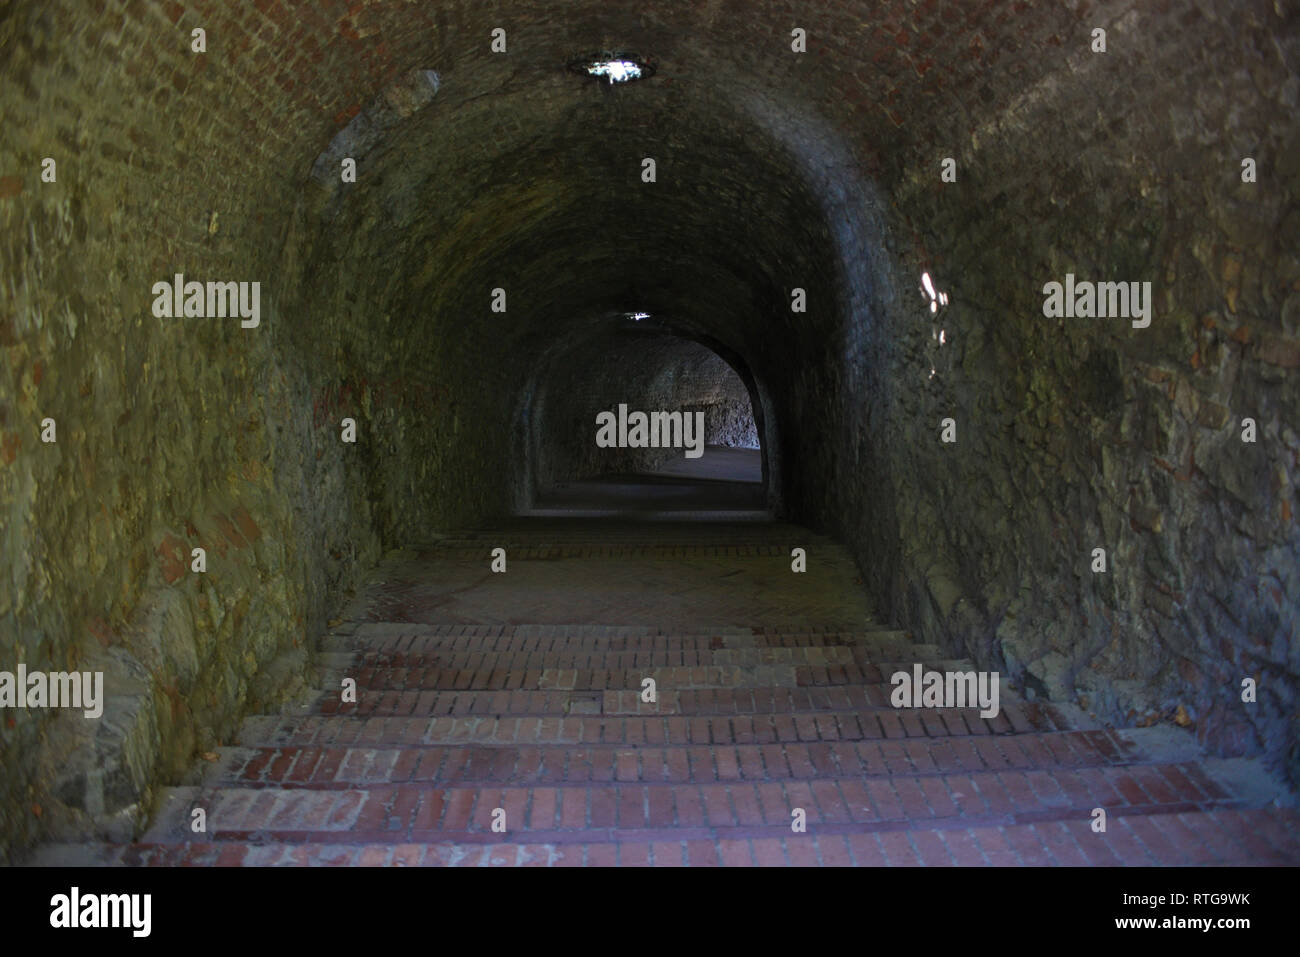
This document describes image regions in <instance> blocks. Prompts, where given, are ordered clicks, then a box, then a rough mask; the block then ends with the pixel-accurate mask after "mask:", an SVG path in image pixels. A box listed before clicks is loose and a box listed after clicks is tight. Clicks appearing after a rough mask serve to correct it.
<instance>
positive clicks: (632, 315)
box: [626, 312, 650, 322]
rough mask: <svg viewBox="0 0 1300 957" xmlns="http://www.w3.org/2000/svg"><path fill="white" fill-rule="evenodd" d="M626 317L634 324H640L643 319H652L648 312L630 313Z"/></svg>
mask: <svg viewBox="0 0 1300 957" xmlns="http://www.w3.org/2000/svg"><path fill="white" fill-rule="evenodd" d="M626 315H627V317H628V318H629V319H631V320H632V321H633V322H640V321H641V320H642V319H649V318H650V313H648V312H629V313H627V314H626Z"/></svg>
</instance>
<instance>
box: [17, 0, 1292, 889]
mask: <svg viewBox="0 0 1300 957" xmlns="http://www.w3.org/2000/svg"><path fill="white" fill-rule="evenodd" d="M1298 55H1300V43H1298V42H1297V15H1296V11H1295V9H1294V8H1290V7H1287V5H1285V4H1281V3H1273V2H1266V0H1234V2H1231V3H1230V2H1227V0H1197V2H1186V3H1180V2H1169V0H1154V2H1150V3H1146V2H1143V3H1129V2H1110V0H1080V2H1068V3H1060V4H1049V3H1024V2H1017V0H993V2H975V0H971V2H956V0H951V2H950V0H884V2H880V3H872V4H843V3H833V2H829V0H808V2H805V3H801V4H794V5H789V4H777V3H770V2H767V0H745V2H741V0H700V2H690V3H674V4H646V3H630V2H623V0H563V2H561V0H510V2H504V3H498V4H483V3H478V2H473V0H427V2H426V0H420V2H398V0H367V2H361V0H320V2H314V3H302V4H299V3H293V2H288V0H237V2H230V3H215V2H194V3H189V2H175V0H159V2H152V0H99V2H96V3H93V4H88V3H84V2H72V0H49V2H41V3H36V2H27V0H15V2H13V3H10V4H7V5H5V6H4V8H3V9H2V10H0V77H2V78H3V84H2V85H0V113H2V114H3V128H4V136H3V137H2V138H0V225H2V227H3V228H0V347H3V348H0V528H2V529H3V536H4V548H3V555H2V557H0V571H2V573H0V712H2V713H3V726H2V727H0V740H3V752H2V755H0V862H4V863H6V864H28V863H42V862H46V863H48V862H55V863H59V862H61V863H74V864H81V863H87V862H91V863H155V864H174V863H180V862H189V863H195V862H197V863H216V864H273V863H323V862H324V861H325V858H326V857H329V858H330V859H331V860H338V861H343V862H345V863H353V864H364V863H375V862H380V863H403V862H405V860H406V857H408V856H412V855H414V856H413V857H412V860H415V859H418V860H419V861H422V862H424V863H429V862H449V861H452V860H456V861H460V860H462V859H465V858H466V856H467V855H470V856H473V855H484V856H483V857H482V860H483V861H485V862H487V863H502V862H505V863H529V862H541V863H551V864H554V863H557V862H561V861H567V862H570V863H572V862H577V863H581V864H585V865H587V866H601V865H605V864H611V865H612V864H627V863H636V862H638V861H645V860H652V861H658V862H673V863H686V864H695V863H725V864H741V865H757V864H763V863H779V864H786V865H792V866H799V865H822V866H834V865H840V864H843V865H849V864H852V865H859V866H870V865H885V864H901V863H927V864H928V863H955V864H974V865H987V864H996V863H1014V864H1024V865H1039V864H1049V865H1054V864H1059V865H1076V864H1097V865H1113V864H1169V863H1173V864H1193V863H1195V864H1223V865H1235V864H1247V863H1259V862H1273V863H1290V864H1294V863H1297V862H1300V817H1297V811H1296V809H1295V795H1296V786H1297V783H1298V782H1300V717H1298V716H1297V715H1298V713H1300V712H1298V711H1297V697H1296V692H1297V687H1298V685H1300V650H1298V645H1297V623H1298V621H1300V614H1298V612H1297V609H1298V608H1300V602H1298V601H1297V596H1300V531H1298V530H1297V523H1296V513H1297V510H1298V509H1300V501H1297V491H1296V489H1297V482H1300V437H1298V431H1297V429H1298V428H1300V427H1298V426H1297V424H1296V418H1297V415H1296V413H1297V412H1298V411H1300V377H1298V375H1297V369H1298V368H1300V247H1297V243H1296V238H1297V236H1300V209H1298V207H1297V203H1296V195H1295V183H1296V182H1297V173H1300V165H1298V163H1300V160H1298V157H1300V143H1298V142H1297V126H1296V123H1295V122H1294V116H1295V113H1296V110H1297V107H1298V106H1300V103H1298V102H1297V101H1298V99H1300V80H1298V79H1297V57H1298ZM637 416H641V418H637ZM697 423H698V427H697ZM642 426H644V428H642ZM602 430H604V431H602ZM638 430H639V431H638ZM914 668H915V671H914V670H913V669H914ZM927 674H935V675H938V676H939V679H938V681H939V685H942V683H943V680H944V676H947V686H946V687H947V690H948V691H949V692H951V691H952V690H953V689H954V688H956V690H957V691H959V692H960V691H961V690H962V688H963V685H962V683H961V682H962V680H964V679H963V678H962V676H969V678H970V682H969V684H968V685H967V686H965V687H966V688H967V691H968V694H967V695H966V696H965V697H962V698H960V699H954V698H953V697H952V696H951V695H950V694H949V695H948V696H947V697H944V695H942V694H938V692H939V691H943V690H944V689H943V688H941V687H939V686H938V685H936V686H935V687H936V688H938V691H936V694H938V697H936V698H935V699H934V701H930V700H929V694H928V691H927V694H926V695H925V696H924V698H923V695H922V694H921V686H922V683H923V681H925V680H927V679H925V676H926V675H927ZM913 675H915V683H916V688H915V692H916V693H915V700H913V696H912V695H911V694H910V693H909V694H905V695H901V697H900V694H899V692H900V691H908V690H909V689H910V688H911V685H909V684H908V682H911V681H912V680H913V677H912V676H913ZM953 676H957V677H956V679H955V680H954V678H953ZM83 678H84V683H82V679H83ZM986 678H988V679H991V680H992V682H993V683H994V684H993V685H992V686H991V687H992V693H993V697H992V699H991V700H990V699H988V698H987V696H985V694H984V691H983V690H981V691H980V692H979V701H976V689H977V688H979V689H984V688H985V685H984V684H983V682H984V681H985V679H986ZM647 682H648V684H647ZM926 687H927V689H928V688H929V685H928V684H926ZM96 689H99V690H96ZM998 689H1000V691H999V690H998ZM38 692H39V693H38ZM946 693H947V692H945V694H946ZM900 702H901V703H900ZM954 702H957V703H954ZM95 710H99V712H100V713H99V714H97V715H94V716H93V717H92V716H91V714H92V712H93V711H95ZM435 755H436V756H437V759H436V760H435V759H434V757H433V756H435ZM439 762H441V763H439ZM501 768H505V769H506V770H500V771H499V773H498V770H496V769H501ZM494 789H495V790H494ZM1095 809H1104V810H1105V812H1106V814H1107V815H1109V817H1108V820H1109V830H1108V831H1107V832H1106V834H1105V835H1102V836H1099V837H1098V839H1097V840H1090V837H1091V836H1092V835H1093V833H1095V827H1094V823H1095V815H1094V814H1093V812H1094V810H1095ZM196 811H201V812H202V814H196ZM497 812H500V814H499V815H498V813H497ZM801 812H802V817H801V816H800V814H801ZM792 816H793V817H794V819H795V821H796V822H800V821H802V822H803V823H804V824H805V829H804V830H798V829H797V828H796V829H795V830H792V825H791V819H792ZM200 818H202V823H204V827H203V828H201V829H199V828H196V822H198V821H199V819H200ZM502 822H504V823H502ZM498 823H502V827H501V829H498V828H497V827H496V825H497V824H498ZM413 848H414V849H415V850H412V849H413ZM473 859H474V860H478V859H479V858H478V857H474V858H473Z"/></svg>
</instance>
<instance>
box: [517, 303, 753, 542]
mask: <svg viewBox="0 0 1300 957" xmlns="http://www.w3.org/2000/svg"><path fill="white" fill-rule="evenodd" d="M719 350H721V352H720V351H719ZM726 352H729V350H726V349H725V347H722V346H721V345H720V344H717V343H713V344H712V347H711V346H710V344H706V343H705V342H701V341H699V340H698V338H695V337H689V336H684V335H681V334H680V333H679V330H676V329H674V328H673V327H672V326H671V325H670V324H667V323H664V322H662V321H660V320H658V319H657V318H656V317H654V316H652V315H650V314H648V313H642V312H627V313H616V314H613V315H611V316H608V317H606V322H605V323H604V324H603V326H602V327H601V328H600V330H599V331H598V332H596V333H595V334H592V335H588V336H586V337H584V338H583V339H581V340H579V341H578V342H576V343H571V342H564V343H560V344H559V345H557V346H556V347H555V348H553V349H551V350H549V351H548V354H547V356H546V357H545V360H544V361H543V362H541V363H539V364H538V371H537V373H536V374H535V375H534V376H533V378H532V381H531V383H530V386H529V388H528V389H527V390H526V392H525V394H524V396H523V397H522V401H521V403H520V408H519V411H518V430H519V431H518V433H517V434H518V438H519V440H520V441H518V442H517V443H516V455H517V458H518V459H520V461H517V462H516V469H517V479H516V491H517V497H516V510H517V512H519V513H521V514H534V515H538V514H541V515H545V514H574V513H575V512H583V513H587V514H637V515H642V516H645V515H652V514H654V513H665V514H666V515H676V516H678V517H680V516H681V515H682V514H684V513H700V512H713V511H718V512H726V513H728V514H729V516H730V517H735V516H736V514H738V513H749V514H750V515H751V516H752V517H759V516H767V515H769V514H770V512H769V506H770V505H771V504H772V503H773V502H774V501H775V499H776V496H775V495H770V494H769V486H770V485H771V474H772V470H771V468H770V467H769V464H768V454H767V451H768V449H769V448H770V447H772V446H771V436H770V435H764V432H765V431H767V430H768V429H769V428H770V426H768V427H766V428H765V425H766V423H767V422H768V421H769V420H770V416H765V415H764V412H763V401H762V398H761V396H760V392H759V389H758V386H757V383H756V382H755V380H754V378H753V376H752V375H751V374H750V373H749V371H748V368H747V367H746V365H745V364H744V362H743V361H742V360H741V359H740V358H739V356H737V355H735V354H731V355H730V356H729V357H724V355H723V354H721V353H726Z"/></svg>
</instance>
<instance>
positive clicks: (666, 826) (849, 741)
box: [38, 520, 1300, 866]
mask: <svg viewBox="0 0 1300 957" xmlns="http://www.w3.org/2000/svg"><path fill="white" fill-rule="evenodd" d="M795 545H800V546H801V547H805V548H807V549H808V551H809V556H810V561H809V571H808V572H806V573H804V574H794V573H792V572H791V571H790V565H789V557H788V556H789V549H790V548H791V547H794V546H795ZM493 547H505V548H506V549H507V553H508V555H509V563H510V564H509V568H508V571H507V572H506V573H505V574H502V575H492V574H491V573H490V572H488V561H489V554H490V550H491V548H493ZM855 574H856V571H855V569H854V567H853V564H852V562H851V560H850V559H849V558H848V556H847V554H846V553H845V552H843V550H842V549H839V548H838V547H837V546H835V545H834V544H832V543H830V542H828V541H826V540H824V539H820V538H817V537H816V536H813V535H811V534H810V533H808V532H807V531H806V530H803V529H799V528H797V527H795V526H789V525H779V524H757V523H755V524H745V525H722V524H714V525H707V524H695V525H686V524H681V525H659V526H650V525H632V524H629V525H625V526H619V525H616V524H605V525H599V526H596V525H593V524H592V523H577V522H573V523H565V522H560V521H550V520H535V521H531V522H523V521H519V522H515V523H513V524H511V525H508V526H504V527H502V528H497V529H491V530H486V531H483V532H475V533H468V532H467V533H462V534H460V535H457V536H453V537H449V538H446V539H443V540H442V541H440V542H436V543H430V544H428V545H425V546H420V547H417V548H411V549H406V550H403V551H401V552H399V553H395V554H394V555H392V556H390V557H389V559H388V560H386V561H385V562H384V563H383V564H381V566H380V567H379V568H378V569H377V570H376V572H375V575H374V576H373V580H372V582H371V584H370V586H369V587H368V588H367V589H366V590H365V592H364V593H363V594H362V595H361V596H360V597H359V598H358V599H357V601H356V602H354V603H353V605H352V606H351V607H350V608H349V610H348V612H347V613H346V615H345V616H344V619H343V620H341V621H339V622H336V623H335V625H334V627H333V628H332V630H331V633H330V634H329V635H327V636H325V638H324V639H323V641H322V645H321V655H320V656H319V683H318V687H319V689H320V690H319V692H318V693H317V694H316V696H315V698H314V700H313V701H312V702H311V703H310V705H309V706H305V707H302V708H298V709H293V710H291V711H290V712H288V713H285V714H282V715H261V716H255V717H252V718H250V719H248V720H247V721H246V722H245V724H244V726H243V729H242V732H241V736H240V742H239V743H238V744H237V745H232V746H230V747H226V748H223V749H221V751H220V753H219V754H217V755H216V760H215V761H213V762H210V763H209V764H208V765H207V767H206V768H205V771H204V775H203V779H202V783H201V784H200V785H197V786H191V787H178V788H173V789H171V790H170V791H169V792H168V794H167V795H166V796H165V798H164V800H163V802H162V805H161V808H160V810H159V811H158V813H157V814H156V815H155V818H154V822H153V824H152V826H151V828H150V829H149V831H148V832H147V833H146V834H145V835H143V836H142V838H141V839H140V841H139V842H138V843H135V844H131V845H107V844H106V845H92V846H71V845H64V846H58V845H56V846H50V847H47V848H45V849H43V850H42V852H41V854H40V855H39V856H38V862H44V863H94V864H127V865H177V864H195V865H273V864H286V865H317V864H333V865H361V866H379V865H394V866H403V865H406V866H418V865H439V866H442V865H457V866H519V865H524V866H575V865H576V866H614V865H620V866H646V865H650V866H698V865H710V866H711V865H733V866H854V865H856V866H885V865H889V866H915V865H921V866H931V865H1024V864H1027V865H1144V864H1161V865H1172V864H1207V865H1222V864H1258V863H1272V864H1286V863H1296V862H1300V826H1298V825H1300V820H1298V819H1297V814H1296V812H1295V811H1294V810H1289V809H1282V808H1277V807H1273V806H1268V807H1260V806H1252V802H1251V801H1250V800H1249V799H1248V798H1247V797H1246V796H1244V795H1241V794H1237V793H1234V791H1233V788H1232V785H1231V784H1230V783H1228V782H1225V781H1222V780H1219V779H1217V778H1216V777H1215V775H1214V774H1213V773H1211V772H1210V771H1209V770H1207V767H1205V766H1204V765H1203V762H1201V761H1197V760H1185V759H1180V760H1169V759H1162V758H1161V757H1160V755H1153V754H1148V753H1145V752H1144V751H1143V749H1142V748H1141V747H1140V746H1139V745H1138V744H1136V743H1134V742H1133V741H1132V740H1129V738H1128V737H1126V736H1125V734H1124V733H1122V732H1116V731H1113V730H1108V729H1105V728H1102V727H1099V726H1096V725H1095V724H1091V723H1089V722H1087V721H1086V720H1083V719H1080V718H1078V717H1070V716H1068V715H1066V714H1063V713H1062V712H1061V711H1060V710H1059V709H1057V708H1055V707H1053V706H1052V705H1050V704H1045V703H1042V702H1032V701H1025V700H1023V699H1020V698H1018V697H1017V696H1015V695H1014V694H1013V693H1011V692H1010V691H1009V690H1008V689H1007V688H1005V687H1003V688H1002V692H1001V700H1000V705H1001V710H1000V713H999V714H997V715H996V716H993V717H982V716H981V715H980V714H979V712H978V710H977V709H973V708H965V709H918V710H899V709H895V708H893V707H892V706H891V705H890V703H889V690H890V686H889V683H888V678H889V675H890V674H892V673H893V672H894V671H896V670H909V669H910V668H911V665H912V664H913V663H914V662H921V663H922V664H924V665H925V666H926V667H927V668H939V669H962V670H968V669H973V665H971V664H970V663H969V662H965V661H962V660H960V659H954V658H952V657H950V656H948V655H945V654H944V653H943V652H942V651H941V650H940V649H938V648H936V647H934V646H930V645H926V644H923V643H918V642H915V641H913V640H912V636H910V635H907V634H905V633H902V632H898V631H892V630H890V629H888V628H887V627H886V626H884V625H881V624H879V623H878V622H876V621H875V620H874V619H873V617H872V614H871V611H870V608H869V607H868V606H867V604H866V602H865V599H864V598H863V594H862V589H861V586H860V585H859V584H858V583H857V582H856V581H855V579H854V576H855ZM344 678H351V679H353V680H354V681H355V682H356V687H357V701H356V702H355V703H352V702H343V701H342V700H341V696H340V693H339V690H338V689H339V688H340V687H341V683H342V681H343V679H344ZM646 678H653V679H654V680H655V682H656V686H657V687H656V692H657V700H656V701H654V702H653V703H651V702H646V701H644V700H642V697H641V693H640V692H641V688H642V681H643V680H644V679H646ZM195 807H202V808H203V809H204V810H205V812H206V816H207V830H206V832H205V833H203V834H194V833H192V832H191V831H190V830H189V823H190V820H191V816H190V811H191V810H192V809H193V808H195ZM1096 807H1102V808H1104V809H1105V811H1106V814H1107V822H1108V826H1107V829H1106V831H1105V833H1094V832H1093V830H1092V828H1091V821H1092V810H1093V808H1096ZM796 809H800V810H802V812H803V815H802V816H803V818H804V819H805V820H806V831H802V832H796V831H794V830H792V820H793V812H795V811H796ZM494 821H499V822H501V823H502V824H503V826H504V831H503V832H501V831H499V830H494V828H493V825H494ZM498 826H500V825H498Z"/></svg>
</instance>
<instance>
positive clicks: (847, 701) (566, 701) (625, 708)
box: [312, 672, 1064, 729]
mask: <svg viewBox="0 0 1300 957" xmlns="http://www.w3.org/2000/svg"><path fill="white" fill-rule="evenodd" d="M342 675H343V673H342V672H339V673H336V674H335V675H334V677H333V679H331V681H330V684H331V685H332V686H333V687H336V688H341V678H342ZM361 687H362V688H364V687H365V686H364V685H362V686H361ZM890 692H891V687H890V686H889V685H888V684H886V683H884V682H879V683H874V684H869V685H868V684H862V685H836V686H828V687H811V686H808V687H775V686H772V687H766V688H764V687H752V688H751V687H746V688H686V689H683V690H680V691H676V690H672V689H667V690H664V689H662V688H661V689H659V690H658V693H657V697H656V700H655V701H654V702H647V701H642V700H641V692H640V691H638V690H626V689H625V690H611V689H605V690H602V691H595V690H590V691H580V690H554V689H551V690H528V689H523V688H519V689H515V690H513V691H504V690H503V691H483V690H465V691H439V690H436V689H423V690H414V689H413V690H397V689H388V690H381V691H379V692H374V691H365V692H364V693H362V694H361V695H360V697H359V699H358V701H357V702H356V703H346V704H345V703H343V702H342V701H341V700H340V696H339V694H338V693H337V692H334V691H330V692H327V693H325V694H323V695H321V696H320V697H319V698H318V699H317V701H316V702H315V704H314V705H313V708H312V710H313V711H314V712H315V713H317V714H329V715H336V714H338V715H353V716H360V717H371V716H383V715H406V716H422V717H440V716H444V715H453V716H457V717H463V716H469V715H495V716H509V717H519V718H523V717H554V716H563V715H661V716H662V715H687V716H694V715H741V716H743V715H768V714H796V713H805V714H813V713H817V712H823V711H850V710H867V711H880V710H890V711H893V710H897V709H895V708H894V707H893V706H892V705H891V704H890V701H889V696H890ZM999 706H1000V709H1001V710H1004V711H1007V712H1008V715H1009V719H1010V720H1011V721H1012V724H1013V726H1014V727H1023V728H1025V729H1032V728H1037V727H1047V726H1052V727H1056V726H1061V725H1062V724H1063V723H1064V722H1063V721H1062V720H1061V719H1059V718H1057V717H1051V716H1050V715H1051V713H1053V712H1054V709H1052V706H1051V705H1050V704H1048V703H1044V702H1027V701H1024V700H1023V699H1021V698H1019V697H1017V696H1015V695H1013V694H1011V693H1009V692H1005V691H1004V692H1003V693H1002V694H1001V696H1000V699H999ZM935 710H942V709H935ZM1022 716H1023V720H1019V719H1020V718H1021V717H1022Z"/></svg>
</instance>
